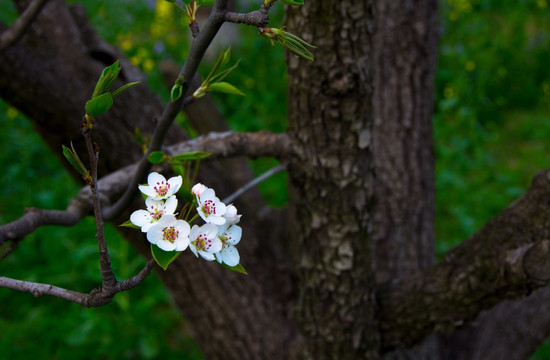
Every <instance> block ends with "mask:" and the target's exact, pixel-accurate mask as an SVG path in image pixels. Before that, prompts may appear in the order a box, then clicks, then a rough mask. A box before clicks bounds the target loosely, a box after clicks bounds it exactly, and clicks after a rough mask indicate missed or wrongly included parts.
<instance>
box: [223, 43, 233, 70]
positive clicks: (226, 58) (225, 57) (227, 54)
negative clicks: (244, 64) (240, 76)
mask: <svg viewBox="0 0 550 360" xmlns="http://www.w3.org/2000/svg"><path fill="white" fill-rule="evenodd" d="M229 59H231V46H230V47H229V48H228V49H227V50H225V52H224V53H223V56H222V62H221V66H223V65H225V64H227V62H228V61H229Z"/></svg>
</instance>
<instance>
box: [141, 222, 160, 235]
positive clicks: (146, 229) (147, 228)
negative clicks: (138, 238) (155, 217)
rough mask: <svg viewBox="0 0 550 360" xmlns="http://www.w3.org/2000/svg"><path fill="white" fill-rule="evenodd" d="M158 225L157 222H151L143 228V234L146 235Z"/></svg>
mask: <svg viewBox="0 0 550 360" xmlns="http://www.w3.org/2000/svg"><path fill="white" fill-rule="evenodd" d="M156 224H157V222H156V221H155V222H150V223H147V224H145V225H143V226H142V227H141V232H145V233H146V232H148V231H149V229H150V228H151V227H152V226H153V225H156Z"/></svg>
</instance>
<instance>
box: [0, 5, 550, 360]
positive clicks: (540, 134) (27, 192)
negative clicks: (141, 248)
mask: <svg viewBox="0 0 550 360" xmlns="http://www.w3.org/2000/svg"><path fill="white" fill-rule="evenodd" d="M82 3H83V4H84V5H85V7H86V9H87V11H88V12H89V14H91V15H92V22H93V24H94V25H95V26H96V27H97V29H98V31H99V32H100V34H101V35H102V36H103V37H104V38H105V39H106V40H107V41H108V42H110V43H113V44H116V45H118V46H120V47H121V48H122V49H123V50H124V51H125V52H126V54H127V55H128V56H129V57H130V58H131V60H132V61H133V63H134V64H135V65H137V66H139V67H140V68H141V69H142V70H143V71H144V72H145V73H146V74H147V75H148V82H149V84H150V85H151V86H152V87H153V88H154V89H157V91H158V92H159V93H160V94H161V96H162V97H163V98H164V99H165V100H167V98H168V91H167V90H166V89H165V88H164V86H163V84H162V81H161V76H160V73H159V71H158V70H157V69H158V65H159V62H160V61H161V60H163V59H170V60H172V61H175V62H177V63H179V64H182V63H183V59H184V58H185V56H186V53H187V51H188V39H187V38H185V37H184V36H182V34H186V33H187V31H188V30H187V25H186V23H185V18H184V16H183V15H182V14H181V13H179V12H177V11H175V9H174V8H173V7H170V6H168V5H170V4H169V3H168V2H166V1H163V0H160V1H159V2H158V4H159V5H160V6H159V7H156V8H155V7H151V6H149V5H148V4H150V2H146V1H127V2H123V1H114V2H108V3H107V2H103V1H98V0H84V1H82ZM238 3H239V2H238ZM241 3H242V4H241V5H239V11H242V12H244V11H247V10H251V9H253V7H254V4H252V5H249V3H248V2H246V3H245V2H241ZM247 4H248V5H247ZM274 10H275V11H274V14H273V16H272V26H275V27H279V26H280V24H281V23H282V6H281V5H280V4H277V5H276V6H275V7H274ZM15 17H16V13H15V11H14V9H13V7H12V6H11V2H10V1H8V0H0V20H1V21H3V22H6V23H12V22H13V21H14V19H15ZM226 26H227V27H228V28H227V29H226V30H234V29H235V30H236V31H238V37H237V38H234V39H233V41H232V42H231V44H230V45H231V46H232V53H233V58H234V59H238V58H240V59H241V63H240V66H239V68H238V69H237V70H236V71H235V72H234V73H233V74H231V75H230V76H229V77H228V79H227V81H229V82H231V83H232V84H234V85H236V86H237V87H238V88H239V89H241V90H242V91H243V92H245V93H246V94H247V96H246V97H245V98H242V97H238V96H216V98H217V100H218V104H219V106H220V109H221V110H222V112H223V113H224V114H225V116H226V117H227V118H228V120H229V122H230V124H231V126H232V128H233V129H235V130H246V131H251V130H259V129H265V128H267V129H271V130H273V131H282V130H284V129H285V127H286V73H285V66H284V61H283V56H282V51H281V49H280V47H278V46H277V47H275V48H272V47H271V45H270V44H269V42H267V41H266V40H264V39H263V38H261V37H259V36H258V35H257V34H256V30H255V29H253V28H246V27H236V26H235V25H231V24H227V25H224V27H226ZM229 27H231V28H229ZM441 29H442V38H441V41H440V51H439V68H438V72H437V79H436V82H437V90H436V96H435V102H434V118H433V119H434V136H435V151H436V159H437V163H436V186H437V221H436V229H437V254H438V256H440V255H441V254H442V253H443V252H445V251H446V250H447V249H449V248H450V247H452V246H454V245H456V244H458V243H460V241H462V240H464V239H465V238H467V237H468V236H469V235H471V234H472V233H473V232H475V231H476V230H477V229H479V228H480V227H481V226H482V225H483V224H484V223H485V222H486V221H487V220H488V219H490V218H491V217H492V216H494V215H495V214H497V213H498V212H499V211H501V210H502V209H503V208H505V207H506V206H507V205H508V204H509V203H510V202H512V201H513V200H514V199H515V198H517V197H518V196H519V195H520V194H521V193H522V192H523V191H524V190H525V189H526V188H527V187H528V186H529V183H530V180H531V178H532V177H533V175H534V174H535V173H536V172H537V171H538V170H541V169H545V168H548V154H549V145H548V143H549V142H548V139H549V138H550V4H549V3H548V1H547V0H520V1H512V0H502V1H498V0H444V1H441ZM182 37H183V39H182ZM216 55H217V54H215V53H214V54H212V55H211V57H214V58H215V57H216ZM208 71H209V64H205V65H204V67H202V68H201V73H202V74H203V75H205V74H207V73H208ZM178 121H180V122H181V123H182V124H184V125H185V122H186V120H185V118H184V117H181V118H179V119H178ZM0 127H1V129H2V131H0V143H1V144H2V145H3V151H2V152H0V164H2V168H3V172H2V176H0V224H4V223H6V222H9V221H11V220H14V219H16V218H18V217H19V216H21V214H22V213H23V210H24V208H25V207H31V206H34V207H41V208H53V209H63V208H65V206H66V205H67V202H68V200H69V198H70V196H71V195H73V194H76V193H77V192H78V190H79V189H80V187H81V186H82V184H80V183H76V182H75V181H73V180H72V179H71V178H70V177H69V176H68V174H66V173H65V172H64V171H63V170H62V168H61V166H60V164H59V161H58V160H57V159H56V158H55V157H54V155H53V154H52V152H51V150H49V149H48V148H47V147H46V146H45V145H44V143H43V142H42V141H41V139H40V138H39V137H38V136H37V135H36V134H34V132H33V131H32V126H31V125H30V123H29V121H28V120H27V119H25V118H24V117H22V116H21V115H20V114H19V113H18V112H17V111H16V110H15V109H13V108H11V107H9V106H8V105H7V104H5V103H2V102H0ZM14 139H17V141H14ZM275 164H276V162H275V161H274V160H272V159H259V160H256V161H254V162H252V165H253V166H254V169H255V171H256V172H257V173H258V174H259V173H261V172H263V171H265V170H267V169H269V168H270V167H272V166H274V165H275ZM285 181H286V175H284V174H278V175H277V176H275V177H274V178H272V179H270V180H269V181H266V182H265V183H263V184H261V190H262V192H263V193H264V195H265V196H266V197H267V198H268V199H269V201H270V202H271V203H272V204H274V205H284V203H285V201H286V190H285ZM94 234H95V230H94V224H93V221H92V220H91V219H86V220H85V221H83V222H82V224H80V225H79V226H76V227H72V228H61V227H46V228H42V229H39V230H38V231H36V232H35V233H34V234H32V235H30V236H28V237H27V238H26V239H25V240H24V241H23V242H22V243H21V245H20V247H19V249H17V251H15V252H14V253H13V254H12V255H10V256H9V257H7V258H6V259H5V260H2V261H0V274H2V276H10V277H14V278H18V279H25V280H32V281H40V282H46V283H53V284H55V285H58V286H63V287H68V288H74V289H76V290H80V291H89V290H90V289H91V288H93V287H96V286H97V285H98V283H99V276H98V261H97V253H96V246H97V245H96V242H95V237H94ZM107 239H108V244H109V246H110V250H111V255H112V262H113V266H114V270H115V272H116V274H117V276H118V277H119V278H126V277H129V276H131V275H133V274H135V273H136V272H137V271H138V270H139V269H140V268H141V267H142V266H143V264H144V261H143V259H141V258H140V257H139V256H138V255H137V254H136V253H135V252H134V251H133V249H132V248H131V247H129V246H128V245H127V244H126V243H125V242H124V241H122V240H121V239H120V238H119V237H118V235H117V234H116V232H115V231H114V229H113V228H112V227H108V228H107ZM0 303H1V304H2V306H0V328H2V329H3V333H2V336H1V337H0V354H2V356H1V357H3V358H9V359H27V358H29V357H31V355H32V357H33V358H43V359H69V358H90V357H97V358H102V359H152V358H161V357H164V358H165V357H169V358H172V357H176V356H177V357H178V358H180V359H200V352H199V350H198V349H197V348H196V347H195V346H194V344H193V342H192V340H190V338H189V336H188V331H187V324H185V322H184V321H183V320H182V319H181V316H180V314H179V313H178V311H177V310H176V309H175V307H174V306H173V304H172V303H171V302H170V299H169V297H168V295H167V293H166V291H165V290H164V288H163V287H162V286H161V285H160V283H159V281H158V279H157V278H156V277H154V276H152V277H150V278H148V279H147V280H146V281H145V282H144V284H143V285H142V286H140V287H138V288H136V289H134V290H132V291H130V292H127V293H122V294H118V295H117V296H116V297H115V300H114V302H113V303H112V304H110V305H109V306H106V307H102V308H99V309H83V308H81V307H80V306H78V305H76V304H71V303H68V302H65V301H63V300H59V299H56V298H50V297H43V298H39V299H35V298H33V297H32V296H31V295H29V294H21V293H17V292H14V291H11V290H7V289H0ZM532 359H550V346H547V345H545V346H542V347H541V348H540V349H539V350H538V351H537V353H536V354H534V355H533V357H532Z"/></svg>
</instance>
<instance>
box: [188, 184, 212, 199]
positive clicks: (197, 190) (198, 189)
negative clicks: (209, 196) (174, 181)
mask: <svg viewBox="0 0 550 360" xmlns="http://www.w3.org/2000/svg"><path fill="white" fill-rule="evenodd" d="M206 189H208V188H207V187H206V186H204V185H203V184H201V183H198V184H195V186H193V187H192V188H191V193H192V194H193V195H195V196H197V197H199V196H201V195H202V193H203V192H204V190H206Z"/></svg>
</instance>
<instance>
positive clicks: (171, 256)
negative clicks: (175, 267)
mask: <svg viewBox="0 0 550 360" xmlns="http://www.w3.org/2000/svg"><path fill="white" fill-rule="evenodd" d="M182 252H183V251H164V250H161V249H160V248H159V247H158V246H156V245H153V244H151V254H152V255H153V259H155V261H156V262H157V264H159V266H160V267H161V268H163V269H164V270H166V269H168V265H170V264H171V263H172V262H173V261H174V260H176V258H177V257H178V256H179V255H180V254H181V253H182Z"/></svg>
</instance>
